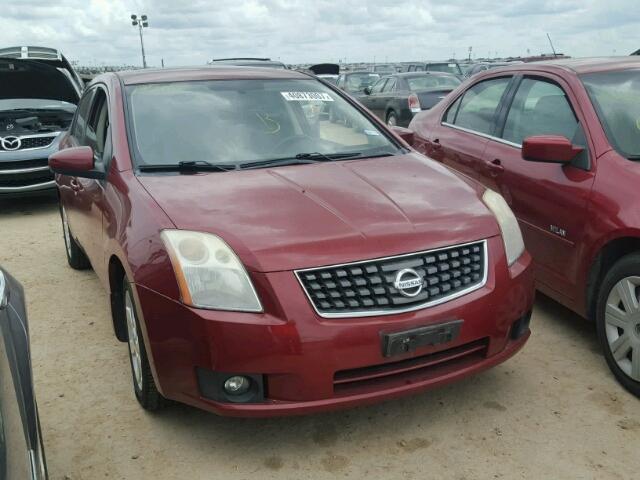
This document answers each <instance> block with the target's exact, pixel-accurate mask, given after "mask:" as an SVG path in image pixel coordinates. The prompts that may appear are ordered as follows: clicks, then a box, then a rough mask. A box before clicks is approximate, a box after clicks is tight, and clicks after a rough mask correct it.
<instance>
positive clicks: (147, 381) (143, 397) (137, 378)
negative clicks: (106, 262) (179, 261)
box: [122, 277, 167, 412]
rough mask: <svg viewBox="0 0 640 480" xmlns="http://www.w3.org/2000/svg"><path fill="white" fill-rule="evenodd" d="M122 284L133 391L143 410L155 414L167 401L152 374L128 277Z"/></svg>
mask: <svg viewBox="0 0 640 480" xmlns="http://www.w3.org/2000/svg"><path fill="white" fill-rule="evenodd" d="M122 283H123V286H122V299H123V302H122V308H124V319H125V322H126V326H127V345H128V347H129V363H130V365H131V380H132V382H133V391H134V393H135V394H136V399H137V400H138V403H140V405H141V406H142V408H144V409H145V410H148V411H151V412H155V411H157V410H160V409H161V408H163V407H164V406H166V404H167V400H166V399H165V398H164V397H163V396H162V395H160V392H158V389H157V387H156V383H155V381H154V379H153V374H152V373H151V367H150V365H149V358H148V357H147V349H146V347H145V345H144V340H143V337H142V330H141V329H140V322H139V321H138V314H137V313H136V304H135V297H134V295H133V290H132V288H131V285H130V284H129V281H128V280H127V278H126V277H125V278H124V280H123V282H122Z"/></svg>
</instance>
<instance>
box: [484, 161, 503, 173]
mask: <svg viewBox="0 0 640 480" xmlns="http://www.w3.org/2000/svg"><path fill="white" fill-rule="evenodd" d="M485 165H486V166H487V169H488V170H489V174H490V175H491V176H493V177H496V176H498V174H500V173H502V172H504V167H503V166H502V161H501V160H500V159H499V158H495V159H493V160H491V161H490V162H485Z"/></svg>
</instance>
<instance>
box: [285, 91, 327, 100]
mask: <svg viewBox="0 0 640 480" xmlns="http://www.w3.org/2000/svg"><path fill="white" fill-rule="evenodd" d="M280 93H281V94H282V96H283V97H284V99H285V100H287V101H288V102H308V101H313V100H315V101H320V102H333V98H331V95H329V94H328V93H323V92H280Z"/></svg>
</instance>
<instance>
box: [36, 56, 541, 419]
mask: <svg viewBox="0 0 640 480" xmlns="http://www.w3.org/2000/svg"><path fill="white" fill-rule="evenodd" d="M329 111H335V112H337V113H338V114H339V116H340V118H344V119H346V122H344V124H342V123H335V122H334V123H332V122H330V121H329V118H328V117H329V113H328V112H329ZM63 145H64V149H63V150H61V151H60V152H58V153H56V154H55V155H52V156H51V158H50V160H49V164H50V166H51V168H52V169H53V170H54V171H55V172H56V173H57V175H56V180H57V183H58V187H59V194H60V205H61V216H62V223H63V229H64V239H65V244H66V251H67V256H68V260H69V264H70V265H71V266H72V267H73V268H86V267H89V266H90V265H91V266H92V267H93V268H94V270H95V271H96V273H97V275H98V276H99V277H100V279H101V281H102V282H103V284H104V286H105V288H106V289H107V291H108V292H109V294H110V299H111V311H112V317H113V325H114V329H115V333H116V336H117V338H118V339H120V340H121V341H127V342H128V344H129V351H130V358H131V367H132V373H133V375H132V376H133V385H134V390H135V394H136V396H137V398H138V400H139V401H140V403H141V404H142V406H143V407H145V408H147V409H156V408H158V407H160V406H161V405H162V404H163V403H164V399H165V398H170V399H173V400H177V401H180V402H184V403H187V404H191V405H194V406H197V407H200V408H203V409H206V410H210V411H213V412H216V413H219V414H224V415H237V416H267V415H283V414H299V413H307V412H314V411H319V410H328V409H332V408H338V407H343V406H354V405H360V404H367V403H372V402H375V401H379V400H383V399H389V398H394V397H399V396H401V395H405V394H408V393H413V392H417V391H420V390H424V389H426V388H429V387H434V386H436V385H441V384H445V383H448V382H451V381H453V380H457V379H460V378H462V377H465V376H467V375H469V374H472V373H476V372H479V371H481V370H484V369H486V368H488V367H490V366H493V365H496V364H498V363H500V362H502V361H504V360H506V359H507V358H509V357H510V356H511V355H513V354H514V353H516V352H517V351H518V350H519V349H520V348H521V347H522V346H523V345H524V343H525V342H526V340H527V338H528V337H529V334H530V333H529V318H530V314H531V307H532V301H533V272H532V270H531V269H530V261H531V259H530V256H529V254H528V253H526V252H525V251H524V244H523V241H522V237H521V234H520V230H519V228H518V225H517V221H516V220H515V217H514V215H513V214H512V213H511V211H510V210H509V208H508V207H507V205H506V203H505V201H504V200H503V199H502V197H501V196H500V195H497V194H495V193H494V192H491V191H490V190H486V189H485V188H484V187H482V186H481V185H480V184H479V183H477V182H475V181H471V180H467V179H464V178H461V177H460V176H459V175H457V174H455V173H452V172H451V171H449V170H448V169H447V168H445V167H443V166H442V165H440V164H438V163H436V162H433V161H431V160H429V159H427V158H425V157H424V156H422V155H421V154H418V153H416V152H414V151H412V150H411V149H410V148H409V147H408V145H407V144H406V143H404V141H403V140H401V138H400V137H398V136H396V135H395V134H394V133H392V132H391V131H390V130H388V129H387V128H386V127H385V126H384V125H383V124H381V123H380V122H379V121H378V120H376V119H375V118H374V117H373V116H371V115H370V114H369V113H368V112H366V111H365V110H363V109H362V107H360V106H358V104H357V103H356V102H355V101H354V100H352V99H350V98H349V97H348V96H346V95H344V94H342V93H340V91H339V90H338V89H337V88H331V87H329V86H327V85H326V84H324V83H322V82H320V81H318V80H317V79H315V78H313V77H311V76H308V75H305V74H302V73H299V72H293V71H287V70H281V71H276V70H270V69H264V68H260V69H258V68H256V69H253V68H231V67H221V68H203V69H197V70H173V71H171V70H164V71H139V72H128V73H118V74H107V75H104V76H101V77H99V78H97V79H96V80H95V81H94V82H93V83H92V84H91V85H90V86H89V87H88V88H87V90H86V92H85V94H84V96H83V97H82V99H81V101H80V104H79V107H78V113H77V115H76V117H75V119H74V122H73V125H72V128H71V130H70V133H69V134H68V136H67V137H66V138H65V139H64V144H63Z"/></svg>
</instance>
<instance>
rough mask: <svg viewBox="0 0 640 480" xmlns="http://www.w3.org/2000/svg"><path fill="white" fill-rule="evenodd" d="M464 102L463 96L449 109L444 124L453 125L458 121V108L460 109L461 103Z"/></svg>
mask: <svg viewBox="0 0 640 480" xmlns="http://www.w3.org/2000/svg"><path fill="white" fill-rule="evenodd" d="M461 102H462V96H460V97H458V99H457V100H456V101H455V102H453V105H451V106H450V107H449V109H448V110H447V113H445V115H444V118H443V119H442V121H443V122H446V123H450V124H452V125H453V122H454V121H455V119H456V115H457V114H458V108H460V103H461Z"/></svg>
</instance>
